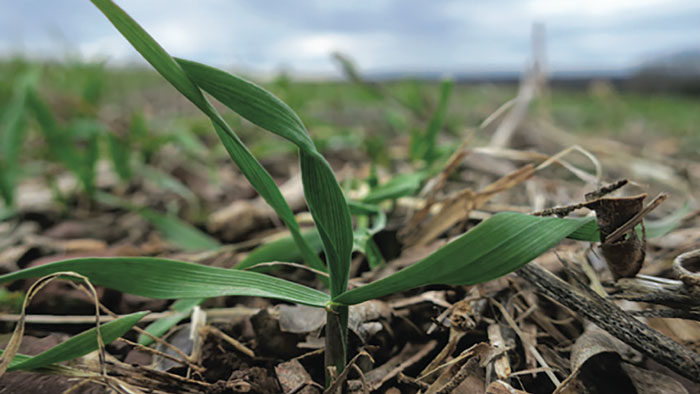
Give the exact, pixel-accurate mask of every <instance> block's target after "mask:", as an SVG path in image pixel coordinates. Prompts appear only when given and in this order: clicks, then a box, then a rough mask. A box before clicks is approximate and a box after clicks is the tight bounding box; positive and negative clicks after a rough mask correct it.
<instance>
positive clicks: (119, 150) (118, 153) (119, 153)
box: [107, 133, 131, 181]
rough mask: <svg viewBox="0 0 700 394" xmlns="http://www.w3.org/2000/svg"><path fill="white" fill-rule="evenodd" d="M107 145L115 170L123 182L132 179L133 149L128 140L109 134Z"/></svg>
mask: <svg viewBox="0 0 700 394" xmlns="http://www.w3.org/2000/svg"><path fill="white" fill-rule="evenodd" d="M107 144H108V146H109V153H110V156H111V158H112V165H113V166H114V170H115V171H116V172H117V175H119V178H120V179H121V180H122V181H128V180H129V179H131V147H130V146H129V141H128V140H127V139H126V138H122V137H118V136H116V135H115V134H114V133H109V134H107Z"/></svg>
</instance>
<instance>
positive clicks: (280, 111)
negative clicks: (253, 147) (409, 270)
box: [177, 59, 353, 294]
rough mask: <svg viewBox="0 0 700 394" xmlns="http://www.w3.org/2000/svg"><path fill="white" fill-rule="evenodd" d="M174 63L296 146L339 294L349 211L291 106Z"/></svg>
mask: <svg viewBox="0 0 700 394" xmlns="http://www.w3.org/2000/svg"><path fill="white" fill-rule="evenodd" d="M177 61H178V63H179V64H180V66H181V67H182V68H183V69H184V70H185V72H186V73H187V75H188V76H189V77H190V78H192V80H193V81H194V82H195V83H196V84H197V85H198V86H199V87H201V88H202V89H203V90H204V91H206V92H207V93H209V94H211V95H212V96H214V97H215V98H216V99H217V100H219V101H221V102H222V103H223V104H225V105H226V106H227V107H229V108H231V109H232V110H233V111H235V112H236V113H238V114H239V115H241V116H242V117H244V118H246V119H247V120H249V121H250V122H252V123H254V124H256V125H258V126H260V127H262V128H264V129H266V130H269V131H271V132H273V133H275V134H277V135H279V136H281V137H283V138H286V139H287V140H289V141H290V142H292V143H294V144H295V145H297V147H298V148H299V161H300V164H301V176H302V183H303V184H304V195H305V196H306V201H307V204H308V205H309V210H310V211H311V215H312V216H313V218H314V221H315V222H316V227H317V228H318V231H319V234H320V235H321V239H322V240H323V244H324V250H325V252H326V257H327V259H328V270H329V272H330V277H331V294H340V293H341V292H342V291H344V290H345V288H346V287H347V281H348V272H349V269H350V254H351V253H352V244H353V240H352V224H351V221H350V211H349V210H348V206H347V203H346V201H345V196H344V195H343V192H342V190H341V189H340V185H338V182H337V181H336V179H335V175H334V174H333V170H332V169H331V167H330V165H329V164H328V162H327V161H326V160H325V159H324V158H323V156H322V155H321V154H320V153H319V152H318V151H317V150H316V147H315V146H314V144H313V142H312V141H311V138H310V137H309V135H308V133H307V131H306V128H305V127H304V124H303V123H302V122H301V120H300V119H299V117H298V116H297V115H296V113H294V111H293V110H292V109H291V108H289V106H287V105H286V104H284V103H283V102H282V101H281V100H279V99H278V98H277V97H275V96H274V95H272V94H271V93H269V92H268V91H266V90H265V89H263V88H261V87H259V86H258V85H256V84H254V83H252V82H249V81H246V80H244V79H242V78H239V77H237V76H235V75H232V74H229V73H227V72H225V71H222V70H219V69H217V68H214V67H210V66H207V65H204V64H201V63H197V62H192V61H189V60H184V59H177Z"/></svg>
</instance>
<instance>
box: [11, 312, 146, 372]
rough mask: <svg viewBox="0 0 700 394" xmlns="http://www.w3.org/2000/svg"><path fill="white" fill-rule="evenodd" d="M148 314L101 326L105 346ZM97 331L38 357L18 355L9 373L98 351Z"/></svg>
mask: <svg viewBox="0 0 700 394" xmlns="http://www.w3.org/2000/svg"><path fill="white" fill-rule="evenodd" d="M147 314H148V312H137V313H132V314H130V315H126V316H123V317H120V318H119V319H117V320H114V321H111V322H109V323H105V324H102V325H100V333H101V334H102V340H103V341H104V343H105V345H106V344H108V343H110V342H112V341H114V340H115V339H117V338H119V337H120V336H122V335H124V333H126V332H127V331H129V329H131V327H133V326H134V325H135V324H136V323H138V321H139V320H141V318H143V317H144V316H146V315H147ZM96 334H97V329H96V328H91V329H89V330H87V331H84V332H82V333H80V334H78V335H76V336H74V337H72V338H70V339H68V340H67V341H65V342H63V343H61V344H59V345H56V346H54V347H52V348H51V349H49V350H47V351H45V352H43V353H41V354H38V355H36V356H33V357H31V356H24V355H17V357H15V359H14V360H12V363H11V364H10V367H9V368H8V371H17V370H23V371H28V370H33V369H39V368H44V367H47V366H49V365H51V364H54V363H60V362H62V361H67V360H72V359H74V358H76V357H80V356H84V355H86V354H88V353H90V352H92V351H95V350H97V348H98V346H97V335H96Z"/></svg>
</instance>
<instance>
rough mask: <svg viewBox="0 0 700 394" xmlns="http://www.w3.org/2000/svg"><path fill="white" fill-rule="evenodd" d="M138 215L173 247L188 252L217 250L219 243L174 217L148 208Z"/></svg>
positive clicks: (140, 211)
mask: <svg viewBox="0 0 700 394" xmlns="http://www.w3.org/2000/svg"><path fill="white" fill-rule="evenodd" d="M139 214H141V216H143V217H144V218H145V219H146V220H148V221H149V222H150V223H151V224H152V225H153V227H155V228H157V229H158V232H160V233H161V234H163V236H164V237H165V239H167V240H168V242H170V243H172V244H173V245H175V246H177V247H179V248H181V249H183V250H189V251H201V250H212V249H216V248H219V247H220V246H221V244H220V243H219V241H217V240H215V239H214V238H212V237H210V236H209V235H207V234H205V233H203V232H202V231H200V230H199V229H197V228H196V227H193V226H192V225H190V224H189V223H187V222H185V221H184V220H181V219H180V218H178V217H177V216H174V215H164V214H162V213H158V212H156V211H154V210H152V209H150V208H143V209H141V210H139Z"/></svg>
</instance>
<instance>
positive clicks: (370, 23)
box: [0, 0, 700, 75]
mask: <svg viewBox="0 0 700 394" xmlns="http://www.w3.org/2000/svg"><path fill="white" fill-rule="evenodd" d="M0 1H1V3H0V4H2V7H1V8H0V54H3V55H7V54H16V53H23V54H26V55H31V56H49V57H57V56H58V57H60V56H62V54H65V53H66V52H67V51H69V52H72V53H80V54H81V55H82V56H84V57H86V58H88V59H91V58H97V59H105V58H107V59H109V60H110V62H111V63H113V64H120V63H124V62H133V61H138V59H139V58H138V55H137V54H136V52H135V51H134V50H133V49H131V48H130V47H129V45H128V44H127V43H126V41H125V40H124V39H123V38H122V37H121V36H120V35H119V33H118V32H117V31H116V30H115V29H114V28H113V27H112V26H111V25H110V24H109V23H108V22H107V20H106V18H105V17H104V16H103V15H102V14H100V13H99V11H97V9H96V8H95V7H94V6H93V5H92V4H91V3H90V2H89V1H88V0H61V1H56V0H0ZM117 3H118V4H119V5H120V6H121V7H122V8H124V9H125V10H126V11H127V12H128V13H129V14H130V15H131V16H132V17H134V18H135V19H136V20H137V21H138V22H139V23H141V25H142V26H144V27H145V28H146V30H147V31H149V32H150V33H151V34H152V35H153V36H154V37H155V38H156V39H157V40H158V41H159V42H160V43H161V45H163V47H165V49H166V50H168V51H169V52H170V53H171V54H172V55H176V56H180V57H185V58H189V59H193V60H198V61H203V62H206V63H210V64H213V65H216V66H225V67H233V68H239V69H245V70H248V71H257V72H273V71H276V70H280V69H285V70H289V71H292V72H296V73H304V74H312V73H323V74H331V75H332V74H334V73H336V72H337V71H336V70H337V67H336V65H335V64H334V63H333V61H332V60H331V59H330V56H329V54H330V53H331V52H333V51H336V50H337V51H341V52H343V53H346V54H348V55H350V56H351V57H352V58H353V59H355V61H356V62H357V63H358V65H359V66H360V68H361V69H362V70H364V71H374V72H386V71H399V72H400V71H433V72H435V71H437V72H461V71H467V72H472V71H517V70H520V69H522V68H523V65H524V64H525V62H526V60H527V58H528V54H529V51H530V28H531V25H532V23H533V22H541V23H543V24H544V25H545V26H546V36H547V45H546V46H547V60H548V63H549V69H550V70H553V71H585V70H601V69H604V70H616V69H617V70H619V69H626V68H631V67H634V66H636V65H638V64H639V63H640V62H642V61H645V60H647V59H650V58H652V57H656V56H662V55H665V54H670V53H674V52H678V51H682V50H697V49H700V1H696V0H676V1H674V0H663V1H662V0H584V1H544V0H524V1H517V0H500V1H497V0H495V1H439V0H433V1H427V0H426V1H419V0H367V1H361V0H358V1H351V0H294V1H291V0H290V1H285V0H277V1H272V0H249V1H243V0H228V1H226V0H196V1H195V0H190V1H184V0H118V1H117Z"/></svg>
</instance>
